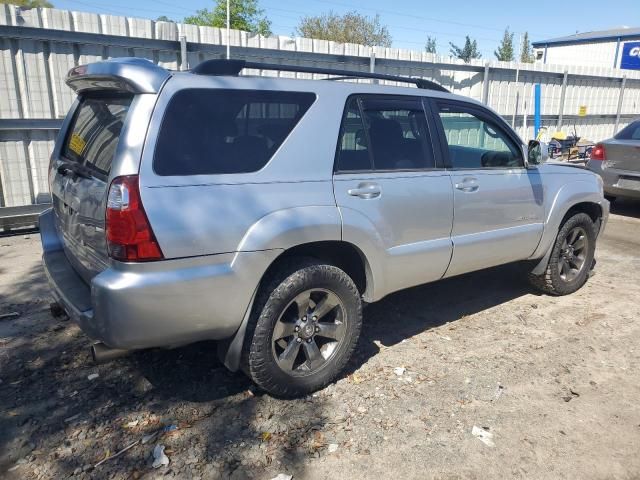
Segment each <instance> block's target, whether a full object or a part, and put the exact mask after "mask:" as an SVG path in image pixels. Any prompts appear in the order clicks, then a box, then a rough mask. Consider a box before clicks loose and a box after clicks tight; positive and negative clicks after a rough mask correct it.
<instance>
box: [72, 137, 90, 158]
mask: <svg viewBox="0 0 640 480" xmlns="http://www.w3.org/2000/svg"><path fill="white" fill-rule="evenodd" d="M86 145H87V142H85V141H84V138H82V137H81V136H80V135H78V134H77V133H74V134H73V135H71V140H69V148H70V149H71V151H72V152H73V153H75V154H76V155H82V151H83V150H84V147H85V146H86Z"/></svg>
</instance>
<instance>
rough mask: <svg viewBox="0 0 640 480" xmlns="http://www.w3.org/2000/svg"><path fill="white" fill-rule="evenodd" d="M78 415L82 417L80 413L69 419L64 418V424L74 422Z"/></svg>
mask: <svg viewBox="0 0 640 480" xmlns="http://www.w3.org/2000/svg"><path fill="white" fill-rule="evenodd" d="M80 415H82V413H76V414H75V415H72V416H70V417H69V418H65V419H64V423H71V422H73V421H74V420H76V419H77V418H78V417H80Z"/></svg>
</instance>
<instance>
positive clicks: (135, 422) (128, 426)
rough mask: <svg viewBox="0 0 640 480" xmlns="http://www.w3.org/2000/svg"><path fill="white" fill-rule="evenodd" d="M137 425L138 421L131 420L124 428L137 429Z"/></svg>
mask: <svg viewBox="0 0 640 480" xmlns="http://www.w3.org/2000/svg"><path fill="white" fill-rule="evenodd" d="M138 423H140V420H133V421H132V422H128V423H127V424H126V425H125V426H126V427H127V428H133V427H137V426H138Z"/></svg>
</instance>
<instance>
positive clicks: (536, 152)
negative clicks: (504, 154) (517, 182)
mask: <svg viewBox="0 0 640 480" xmlns="http://www.w3.org/2000/svg"><path fill="white" fill-rule="evenodd" d="M547 160H549V146H548V145H547V144H546V143H544V142H541V141H540V140H529V145H528V148H527V161H528V162H529V165H541V164H543V163H544V162H546V161H547Z"/></svg>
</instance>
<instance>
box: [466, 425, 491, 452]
mask: <svg viewBox="0 0 640 480" xmlns="http://www.w3.org/2000/svg"><path fill="white" fill-rule="evenodd" d="M471 435H473V436H474V437H477V438H478V440H480V441H481V442H482V443H484V444H485V445H486V446H488V447H495V446H496V444H495V443H493V433H491V432H489V431H488V429H484V428H480V427H476V426H475V425H474V426H473V428H472V429H471Z"/></svg>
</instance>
